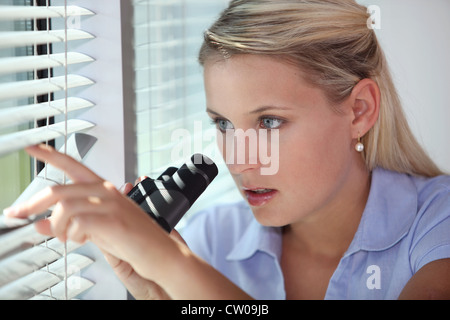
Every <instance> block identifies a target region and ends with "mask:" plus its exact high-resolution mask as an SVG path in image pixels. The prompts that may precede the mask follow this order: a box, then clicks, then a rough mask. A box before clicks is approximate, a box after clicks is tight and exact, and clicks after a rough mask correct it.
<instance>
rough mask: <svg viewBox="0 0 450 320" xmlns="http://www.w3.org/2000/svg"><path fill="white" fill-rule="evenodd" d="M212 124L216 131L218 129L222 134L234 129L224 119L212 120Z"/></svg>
mask: <svg viewBox="0 0 450 320" xmlns="http://www.w3.org/2000/svg"><path fill="white" fill-rule="evenodd" d="M213 123H214V124H215V125H216V126H217V129H219V130H220V131H222V132H225V131H227V130H233V129H234V127H233V124H232V123H231V122H230V121H228V120H225V119H214V120H213Z"/></svg>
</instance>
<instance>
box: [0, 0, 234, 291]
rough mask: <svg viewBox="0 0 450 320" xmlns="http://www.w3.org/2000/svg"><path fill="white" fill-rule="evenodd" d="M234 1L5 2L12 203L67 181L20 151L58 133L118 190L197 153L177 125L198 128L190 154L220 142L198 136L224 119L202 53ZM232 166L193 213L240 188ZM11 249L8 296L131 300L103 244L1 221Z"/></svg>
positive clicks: (0, 117) (4, 138)
mask: <svg viewBox="0 0 450 320" xmlns="http://www.w3.org/2000/svg"><path fill="white" fill-rule="evenodd" d="M106 2H107V3H106ZM66 3H67V5H68V6H67V7H65V5H66ZM226 3H227V1H226V0H221V1H209V0H189V1H187V0H162V1H156V0H135V1H120V0H102V1H89V0H68V1H64V0H52V1H50V0H27V1H24V0H22V1H18V0H15V1H13V0H11V1H9V2H7V3H5V2H3V3H2V6H1V7H0V130H1V131H0V134H1V136H0V164H1V165H2V167H1V168H0V177H1V182H2V183H1V184H0V188H1V189H0V190H1V191H2V192H3V194H5V195H6V194H7V193H8V192H9V194H8V197H7V198H6V197H3V196H2V200H1V201H2V202H1V209H3V208H5V207H7V206H9V205H11V204H12V203H13V202H14V201H16V199H17V198H19V199H18V200H17V201H22V199H25V198H26V197H28V196H31V195H32V194H34V193H35V192H36V190H37V189H41V188H43V187H45V186H47V185H49V184H50V185H51V184H52V183H55V180H56V181H58V183H64V180H65V177H63V176H62V175H61V174H60V173H55V171H54V170H53V169H52V168H51V167H50V166H46V168H45V169H44V170H43V171H42V172H41V171H40V168H39V167H38V165H37V164H35V163H34V162H33V161H31V160H30V159H29V157H28V156H27V155H26V154H25V153H24V152H23V151H21V149H22V148H23V147H24V146H26V145H30V144H35V143H39V142H44V141H47V143H53V144H54V145H55V147H56V148H58V149H60V150H61V151H67V152H68V153H70V154H72V151H73V150H72V149H75V151H76V152H75V154H73V155H74V156H75V157H78V159H79V160H80V161H83V162H84V163H85V164H86V165H87V166H89V167H90V168H92V169H93V170H94V171H96V172H97V173H98V174H99V175H100V176H103V177H104V178H106V179H108V180H110V181H111V182H113V183H114V184H115V185H116V186H118V187H119V186H121V185H122V184H123V183H124V182H125V181H134V179H135V178H136V177H137V176H140V175H148V176H155V175H159V174H160V173H161V172H162V171H163V170H164V169H165V168H167V167H168V166H171V165H176V166H180V165H181V164H182V162H184V161H185V160H186V159H187V157H188V156H190V154H188V153H183V152H176V151H177V150H186V149H183V148H178V149H177V146H179V145H182V144H183V143H186V140H183V139H180V136H177V135H174V134H173V133H174V132H177V130H178V132H182V133H186V135H187V136H188V137H189V139H190V140H189V147H190V148H189V149H188V150H189V153H194V152H203V151H205V147H206V149H211V146H212V145H215V144H214V143H213V142H214V141H213V140H211V139H210V140H208V141H206V142H205V143H203V145H202V144H201V143H200V144H199V143H198V141H201V140H202V139H203V138H204V136H205V132H208V130H214V128H213V127H211V126H210V125H209V121H208V120H207V119H206V115H205V112H204V109H205V102H204V94H203V84H202V70H201V68H200V66H199V65H198V63H197V52H198V49H199V47H200V44H201V41H202V34H203V31H204V30H205V29H206V27H207V26H208V25H209V24H210V23H211V22H212V21H213V20H214V18H215V17H216V16H217V15H218V13H219V11H220V10H222V8H224V7H225V5H226ZM66 14H67V16H66ZM65 16H66V18H65ZM66 26H67V29H66ZM58 30H60V31H58ZM12 32H14V33H12ZM20 32H23V33H20ZM25 32H26V33H25ZM30 36H31V37H30ZM36 38H37V39H39V40H36ZM66 40H67V41H66ZM66 53H67V54H66ZM66 61H67V64H66ZM66 82H67V86H66ZM11 88H14V90H12V89H11ZM65 88H67V89H65ZM14 92H16V93H14ZM41 119H42V120H43V121H37V120H41ZM13 120H14V121H13ZM42 122H43V123H42ZM66 128H67V129H66ZM199 129H200V130H199ZM180 130H182V131H180ZM183 130H184V131H183ZM76 132H85V133H86V134H83V133H76ZM209 136H210V135H209ZM30 138H32V139H30ZM196 141H197V142H196ZM73 146H75V147H74V148H73ZM194 146H195V148H194ZM174 150H175V151H174ZM88 152H89V153H88ZM214 160H216V161H217V160H219V159H216V158H214ZM219 161H220V160H219ZM222 165H223V167H222V170H221V172H222V175H221V176H219V177H217V178H216V180H215V182H213V183H216V187H217V189H216V188H209V189H208V190H207V192H205V194H204V196H202V197H201V198H200V199H199V200H198V201H197V203H198V206H197V207H195V208H192V212H193V211H194V210H195V211H196V210H198V209H199V208H201V207H202V206H203V205H205V204H206V203H208V202H209V200H210V199H211V197H213V196H214V192H213V189H214V190H215V192H217V193H216V194H218V193H220V194H221V195H224V198H223V199H227V197H230V195H232V194H233V192H232V191H231V190H232V189H233V184H232V182H231V180H230V178H229V177H228V176H227V175H226V172H227V171H226V169H224V164H222ZM219 166H220V164H219ZM54 175H56V176H54ZM225 182H226V183H225ZM24 190H25V191H24ZM208 192H209V195H208ZM1 218H2V217H0V227H1V224H2V223H3V222H2V220H1ZM0 248H1V250H0V270H2V271H0V273H1V272H3V273H1V275H0V278H1V279H2V282H0V297H1V298H6V299H13V298H14V299H24V298H51V299H65V298H73V297H78V298H82V299H93V298H96V299H109V298H113V299H120V298H126V291H125V289H124V288H123V286H122V285H121V284H120V282H119V281H118V280H117V279H116V278H115V276H114V275H113V273H112V272H111V270H110V268H109V266H108V265H107V263H106V262H105V260H104V259H103V258H102V255H101V253H100V252H99V250H98V249H96V248H95V247H94V246H93V245H90V244H88V245H85V246H83V247H80V246H78V245H75V244H73V243H70V242H68V243H66V244H61V243H59V242H58V241H57V240H55V239H45V237H42V236H40V235H38V234H37V233H36V232H35V231H34V227H33V226H26V227H21V228H17V229H15V230H13V231H10V230H8V232H6V231H4V230H3V231H2V230H1V229H0ZM24 262H25V263H24ZM13 270H20V272H19V273H17V272H15V271H14V272H13ZM72 274H73V275H74V277H70V276H71V275H72ZM23 288H27V290H25V291H24V290H23ZM111 288H114V290H112V289H111ZM83 290H86V291H84V292H83Z"/></svg>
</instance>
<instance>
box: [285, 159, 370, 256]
mask: <svg viewBox="0 0 450 320" xmlns="http://www.w3.org/2000/svg"><path fill="white" fill-rule="evenodd" d="M370 182H371V174H370V172H368V171H367V170H366V169H365V168H364V167H358V168H356V169H355V170H354V172H351V173H350V174H349V177H348V179H347V180H346V182H345V185H343V186H342V188H340V189H339V192H338V193H337V194H336V195H335V196H334V197H333V199H332V200H330V201H329V203H327V204H326V205H325V206H324V207H323V208H321V209H320V210H318V211H317V212H314V213H313V214H311V215H309V216H308V217H307V218H305V219H302V220H301V221H298V222H296V223H293V224H291V225H289V226H287V227H285V228H284V234H283V241H289V242H291V245H293V246H294V248H295V247H298V249H299V250H300V249H301V250H303V251H304V252H308V253H310V254H314V255H323V256H327V257H330V258H333V257H335V258H337V257H339V258H340V257H342V255H343V254H344V253H345V252H346V251H347V249H348V247H349V245H350V243H351V241H352V240H353V238H354V235H355V233H356V231H357V229H358V226H359V223H360V221H361V217H362V214H363V212H364V208H365V206H366V203H367V199H368V196H369V191H370Z"/></svg>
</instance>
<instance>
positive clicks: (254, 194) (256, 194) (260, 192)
mask: <svg viewBox="0 0 450 320" xmlns="http://www.w3.org/2000/svg"><path fill="white" fill-rule="evenodd" d="M243 190H244V194H245V196H246V197H247V201H248V203H249V204H250V205H251V206H254V207H260V206H263V205H265V204H267V203H268V202H269V201H271V200H272V199H273V198H274V197H275V196H276V194H277V193H278V191H277V190H275V189H265V188H255V189H246V188H243Z"/></svg>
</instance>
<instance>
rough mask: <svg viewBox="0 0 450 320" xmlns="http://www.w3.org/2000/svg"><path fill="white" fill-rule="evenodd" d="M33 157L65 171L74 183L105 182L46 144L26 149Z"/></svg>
mask: <svg viewBox="0 0 450 320" xmlns="http://www.w3.org/2000/svg"><path fill="white" fill-rule="evenodd" d="M25 150H26V151H27V152H28V154H30V155H31V156H33V157H35V158H36V159H39V160H41V161H43V162H48V163H49V164H51V165H52V166H54V167H55V168H58V169H60V170H62V171H64V172H65V173H66V174H67V176H68V177H70V179H71V180H72V181H73V182H88V183H89V182H96V181H99V180H103V179H102V178H100V177H99V176H98V175H96V174H95V173H94V172H93V171H91V170H90V169H89V168H87V167H86V166H84V165H83V164H82V163H80V162H78V161H77V160H75V159H74V158H72V157H70V156H68V155H65V154H63V153H60V152H58V151H57V150H55V149H54V148H52V147H50V146H47V145H45V144H40V145H36V146H31V147H27V148H25Z"/></svg>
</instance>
